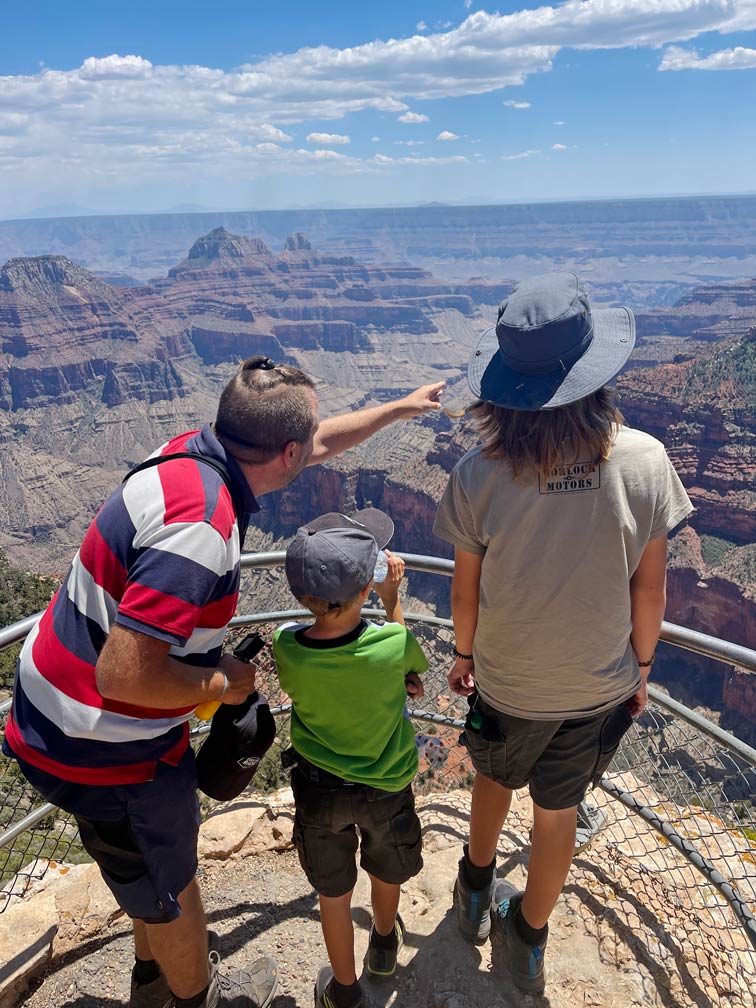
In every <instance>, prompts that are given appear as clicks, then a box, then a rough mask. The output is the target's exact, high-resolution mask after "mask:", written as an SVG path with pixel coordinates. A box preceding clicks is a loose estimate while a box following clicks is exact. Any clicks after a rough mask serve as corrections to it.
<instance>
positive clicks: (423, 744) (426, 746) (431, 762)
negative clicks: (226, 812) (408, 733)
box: [415, 732, 449, 770]
mask: <svg viewBox="0 0 756 1008" xmlns="http://www.w3.org/2000/svg"><path fill="white" fill-rule="evenodd" d="M415 745H416V746H417V755H418V758H422V757H423V756H424V757H425V760H426V762H427V764H428V766H429V767H433V769H434V770H438V769H440V768H441V767H442V766H443V765H444V763H446V761H447V760H448V758H449V750H448V749H447V747H446V746H445V745H444V743H443V742H442V741H441V739H440V738H439V737H438V736H437V735H425V734H423V733H422V732H419V733H418V734H417V735H415Z"/></svg>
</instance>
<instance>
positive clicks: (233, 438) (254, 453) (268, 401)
mask: <svg viewBox="0 0 756 1008" xmlns="http://www.w3.org/2000/svg"><path fill="white" fill-rule="evenodd" d="M312 388H314V382H313V381H312V379H311V378H308V376H307V375H306V374H305V373H304V372H303V371H300V370H299V368H295V367H291V366H290V365H289V364H275V363H274V362H273V361H272V360H270V358H268V357H259V356H258V357H250V358H249V359H248V360H246V361H244V363H243V364H241V365H240V367H239V370H238V371H237V372H236V374H235V375H234V377H233V378H232V379H231V381H230V382H229V383H228V385H226V387H225V388H224V390H223V392H222V393H221V397H220V402H219V403H218V415H217V417H216V420H215V433H216V435H217V437H218V438H219V439H220V440H221V441H222V442H223V444H224V445H226V447H227V448H228V449H229V450H230V451H231V454H232V455H233V456H234V457H236V458H238V459H240V460H241V461H242V462H249V463H251V464H253V465H254V464H260V463H263V462H268V461H270V459H272V458H275V456H276V455H278V454H279V452H281V451H283V449H284V448H285V446H286V445H287V444H288V443H289V442H290V441H296V442H297V443H298V444H304V443H305V442H306V441H307V440H308V439H309V437H310V435H311V434H312V432H313V426H314V419H315V418H314V413H313V407H312V398H311V396H309V395H308V394H307V393H306V391H305V390H307V389H312Z"/></svg>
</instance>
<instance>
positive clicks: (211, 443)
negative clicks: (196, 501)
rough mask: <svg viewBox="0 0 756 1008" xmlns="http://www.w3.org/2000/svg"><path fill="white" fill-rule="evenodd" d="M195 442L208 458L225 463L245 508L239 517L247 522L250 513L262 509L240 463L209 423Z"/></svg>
mask: <svg viewBox="0 0 756 1008" xmlns="http://www.w3.org/2000/svg"><path fill="white" fill-rule="evenodd" d="M195 443H196V445H197V451H198V452H200V453H201V454H202V455H207V456H208V458H212V459H216V460H217V461H218V462H222V463H223V464H224V465H225V467H226V469H227V470H228V475H229V476H230V477H231V482H232V483H233V485H234V490H235V491H236V496H237V499H238V500H239V501H241V503H242V507H243V509H244V514H243V515H240V516H239V517H240V518H242V519H243V520H244V521H245V523H246V519H247V518H248V517H249V515H252V514H255V512H257V511H259V510H260V505H259V504H258V503H257V499H256V497H255V495H254V494H253V493H252V490H251V488H250V485H249V483H247V480H246V479H245V477H244V473H243V472H242V471H241V468H240V467H239V463H238V462H237V461H236V459H235V458H234V457H233V456H232V455H229V454H228V452H227V451H226V449H225V448H224V447H223V445H222V444H221V443H220V441H219V440H218V438H217V437H216V436H215V434H213V432H212V429H211V427H210V424H209V423H206V424H205V426H204V427H203V428H202V430H200V431H197V434H196V436H195Z"/></svg>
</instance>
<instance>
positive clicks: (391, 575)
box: [373, 549, 405, 608]
mask: <svg viewBox="0 0 756 1008" xmlns="http://www.w3.org/2000/svg"><path fill="white" fill-rule="evenodd" d="M383 552H384V553H385V554H386V560H387V561H388V574H387V575H386V579H385V581H379V582H378V583H377V584H375V583H374V584H373V587H374V588H375V592H376V595H377V596H378V598H379V599H380V600H381V602H383V604H384V606H385V607H386V608H388V605H387V602H388V603H389V604H391V603H394V602H396V599H397V597H398V595H399V584H400V583H401V580H402V578H403V577H404V568H405V563H404V560H402V558H401V557H398V556H395V555H394V554H393V553H391V552H390V551H389V550H387V549H385V550H384V551H383Z"/></svg>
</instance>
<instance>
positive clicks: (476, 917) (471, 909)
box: [454, 858, 496, 945]
mask: <svg viewBox="0 0 756 1008" xmlns="http://www.w3.org/2000/svg"><path fill="white" fill-rule="evenodd" d="M495 882H496V873H495V871H492V872H491V882H490V883H489V884H488V885H487V886H486V887H485V889H471V888H470V886H469V885H468V884H467V880H466V879H465V859H464V858H461V859H460V862H459V871H458V872H457V882H456V884H455V886H454V896H455V899H456V902H457V925H458V927H459V930H460V931H461V933H462V936H463V938H466V939H467V941H470V942H472V943H473V944H474V945H482V944H483V942H484V941H485V940H486V938H488V935H489V934H490V932H491V898H492V896H493V891H494V883H495Z"/></svg>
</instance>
